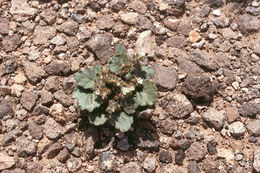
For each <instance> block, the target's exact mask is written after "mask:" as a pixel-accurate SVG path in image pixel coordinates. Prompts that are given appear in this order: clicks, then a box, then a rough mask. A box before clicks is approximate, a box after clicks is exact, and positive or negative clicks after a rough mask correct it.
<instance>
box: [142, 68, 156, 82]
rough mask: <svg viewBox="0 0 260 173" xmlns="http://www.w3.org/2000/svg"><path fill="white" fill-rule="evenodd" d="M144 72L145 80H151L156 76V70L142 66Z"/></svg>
mask: <svg viewBox="0 0 260 173" xmlns="http://www.w3.org/2000/svg"><path fill="white" fill-rule="evenodd" d="M141 69H142V71H143V72H145V78H146V79H150V78H151V77H152V76H153V74H154V69H153V68H151V67H148V66H142V67H141Z"/></svg>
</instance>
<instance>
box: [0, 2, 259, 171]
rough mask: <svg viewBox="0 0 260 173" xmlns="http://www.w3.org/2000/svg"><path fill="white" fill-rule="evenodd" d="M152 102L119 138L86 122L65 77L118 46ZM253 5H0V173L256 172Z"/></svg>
mask: <svg viewBox="0 0 260 173" xmlns="http://www.w3.org/2000/svg"><path fill="white" fill-rule="evenodd" d="M117 43H119V44H122V45H124V46H125V47H126V48H127V51H128V53H129V55H134V54H136V53H137V54H139V55H142V56H146V57H147V58H146V59H145V61H144V62H143V63H144V64H146V65H150V66H152V67H153V68H154V69H155V75H154V77H153V81H154V82H155V83H156V85H157V87H158V89H159V100H158V102H157V103H156V104H155V105H154V107H151V108H149V109H147V110H145V111H143V112H140V113H138V114H137V115H136V119H135V122H134V125H133V127H132V129H131V130H130V131H129V132H127V133H124V134H123V133H120V132H118V131H117V130H115V129H114V128H112V127H111V126H109V125H108V124H105V125H103V126H101V127H94V126H91V125H90V124H89V123H88V121H87V118H86V115H84V114H83V113H81V114H80V113H79V110H78V108H77V101H76V100H74V99H72V97H71V93H72V91H73V89H74V88H75V86H76V85H77V83H76V81H75V80H74V78H73V74H74V73H76V72H77V71H79V70H80V69H81V68H85V67H88V66H90V67H91V66H93V65H96V64H101V65H102V64H105V63H106V62H107V61H108V60H109V58H110V57H111V56H112V55H113V52H114V46H115V44H117ZM259 57H260V2H259V1H258V0H250V1H246V0H233V1H231V0H229V1H227V0H226V1H223V0H153V1H151V0H111V1H110V0H99V1H97V0H72V1H63V0H58V2H57V1H29V0H11V1H7V0H0V76H1V78H0V96H1V97H0V172H2V173H13V172H15V173H25V172H30V173H40V172H43V173H68V172H73V173H74V172H75V173H77V172H78V173H83V172H84V173H85V172H92V173H99V172H111V173H114V172H120V173H129V172H133V173H142V172H149V173H152V172H155V173H200V172H201V173H238V172H239V173H252V172H255V173H258V172H260V61H259Z"/></svg>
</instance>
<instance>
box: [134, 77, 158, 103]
mask: <svg viewBox="0 0 260 173" xmlns="http://www.w3.org/2000/svg"><path fill="white" fill-rule="evenodd" d="M134 99H135V101H136V103H137V104H138V105H139V106H151V105H153V104H154V103H155V101H156V100H157V99H158V94H157V87H156V86H155V84H154V83H152V82H150V81H148V80H145V81H143V91H142V92H137V93H136V95H135V97H134Z"/></svg>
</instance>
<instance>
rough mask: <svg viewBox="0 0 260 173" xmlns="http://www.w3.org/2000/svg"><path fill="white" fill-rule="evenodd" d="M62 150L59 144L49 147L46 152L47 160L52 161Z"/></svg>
mask: <svg viewBox="0 0 260 173" xmlns="http://www.w3.org/2000/svg"><path fill="white" fill-rule="evenodd" d="M61 149H62V145H61V144H60V143H59V142H56V143H54V144H52V145H51V146H50V148H49V149H48V150H47V151H46V153H47V158H48V159H52V158H54V157H55V156H57V155H58V154H59V152H60V150H61Z"/></svg>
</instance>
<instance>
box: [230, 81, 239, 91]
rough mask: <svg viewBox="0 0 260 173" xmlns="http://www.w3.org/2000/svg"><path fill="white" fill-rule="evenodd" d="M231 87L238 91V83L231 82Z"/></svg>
mask: <svg viewBox="0 0 260 173" xmlns="http://www.w3.org/2000/svg"><path fill="white" fill-rule="evenodd" d="M232 86H233V88H234V89H235V90H238V89H239V83H238V82H237V81H235V82H233V83H232Z"/></svg>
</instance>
